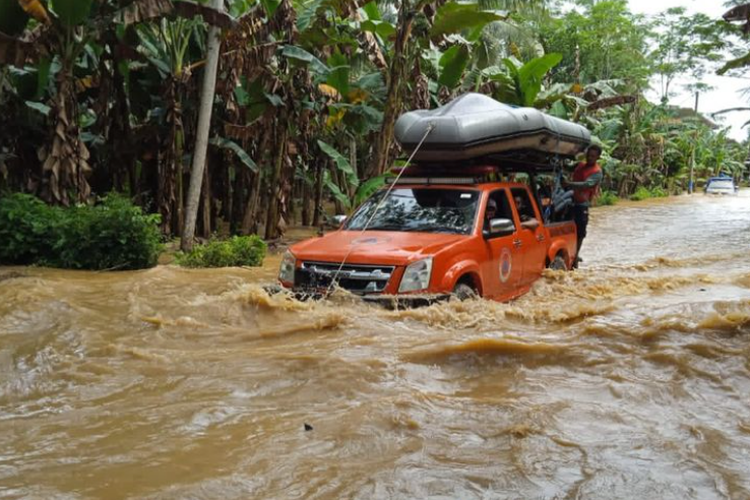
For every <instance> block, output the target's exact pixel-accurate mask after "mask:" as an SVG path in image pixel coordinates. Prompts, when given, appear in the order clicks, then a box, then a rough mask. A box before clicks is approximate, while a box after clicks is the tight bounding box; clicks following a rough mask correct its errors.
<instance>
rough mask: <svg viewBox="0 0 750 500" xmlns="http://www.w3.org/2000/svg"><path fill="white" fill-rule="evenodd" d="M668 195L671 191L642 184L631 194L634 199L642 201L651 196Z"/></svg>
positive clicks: (660, 196) (662, 196) (661, 196)
mask: <svg viewBox="0 0 750 500" xmlns="http://www.w3.org/2000/svg"><path fill="white" fill-rule="evenodd" d="M666 196H669V193H667V192H666V191H665V190H664V189H662V188H660V187H655V188H651V189H648V188H647V187H644V186H641V187H639V188H638V189H636V190H635V193H633V194H632V195H630V199H631V200H633V201H642V200H647V199H649V198H664V197H666Z"/></svg>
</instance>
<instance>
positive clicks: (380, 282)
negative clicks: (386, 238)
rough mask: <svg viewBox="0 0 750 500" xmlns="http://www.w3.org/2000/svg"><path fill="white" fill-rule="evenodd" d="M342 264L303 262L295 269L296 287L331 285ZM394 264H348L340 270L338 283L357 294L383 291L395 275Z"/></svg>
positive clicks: (306, 288) (312, 287)
mask: <svg viewBox="0 0 750 500" xmlns="http://www.w3.org/2000/svg"><path fill="white" fill-rule="evenodd" d="M339 266H341V264H336V263H334V262H303V263H302V266H301V267H299V268H298V269H297V270H296V271H295V276H294V284H295V288H301V289H304V290H319V289H321V288H327V287H329V286H330V285H331V281H332V280H333V277H334V276H336V271H338V269H339ZM393 269H394V266H368V265H359V264H346V265H344V266H343V267H342V268H341V271H339V273H338V276H337V277H336V281H337V282H338V285H339V286H340V287H341V288H343V289H345V290H348V291H350V292H352V293H356V294H361V295H364V294H369V293H382V292H383V290H385V287H386V286H387V285H388V280H390V279H391V276H392V275H393Z"/></svg>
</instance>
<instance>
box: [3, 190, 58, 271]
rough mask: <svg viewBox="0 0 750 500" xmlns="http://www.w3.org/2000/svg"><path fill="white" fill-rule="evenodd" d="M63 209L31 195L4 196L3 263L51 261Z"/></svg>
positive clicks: (22, 263)
mask: <svg viewBox="0 0 750 500" xmlns="http://www.w3.org/2000/svg"><path fill="white" fill-rule="evenodd" d="M59 224H60V212H59V211H58V210H55V209H53V208H51V207H49V206H47V205H45V204H44V203H43V202H42V201H41V200H40V199H38V198H35V197H34V196H31V195H28V194H20V193H16V194H3V195H2V196H1V197H0V264H20V265H29V264H35V263H40V262H45V261H50V260H52V259H53V257H54V245H55V239H56V232H57V228H58V227H59Z"/></svg>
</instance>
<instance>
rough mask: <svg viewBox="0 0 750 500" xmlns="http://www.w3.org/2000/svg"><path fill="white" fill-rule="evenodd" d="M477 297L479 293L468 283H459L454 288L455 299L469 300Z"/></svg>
mask: <svg viewBox="0 0 750 500" xmlns="http://www.w3.org/2000/svg"><path fill="white" fill-rule="evenodd" d="M476 297H477V291H476V290H474V288H472V286H471V285H469V284H467V283H457V284H456V286H455V288H453V298H455V299H457V300H469V299H475V298H476Z"/></svg>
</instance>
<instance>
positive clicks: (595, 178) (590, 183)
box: [565, 171, 604, 188]
mask: <svg viewBox="0 0 750 500" xmlns="http://www.w3.org/2000/svg"><path fill="white" fill-rule="evenodd" d="M603 178H604V174H603V173H602V172H601V171H599V172H596V173H593V174H591V175H589V177H588V179H586V180H585V181H581V182H571V181H568V182H566V183H565V185H566V186H568V187H572V188H592V187H594V186H597V185H599V183H600V182H602V179H603Z"/></svg>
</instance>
